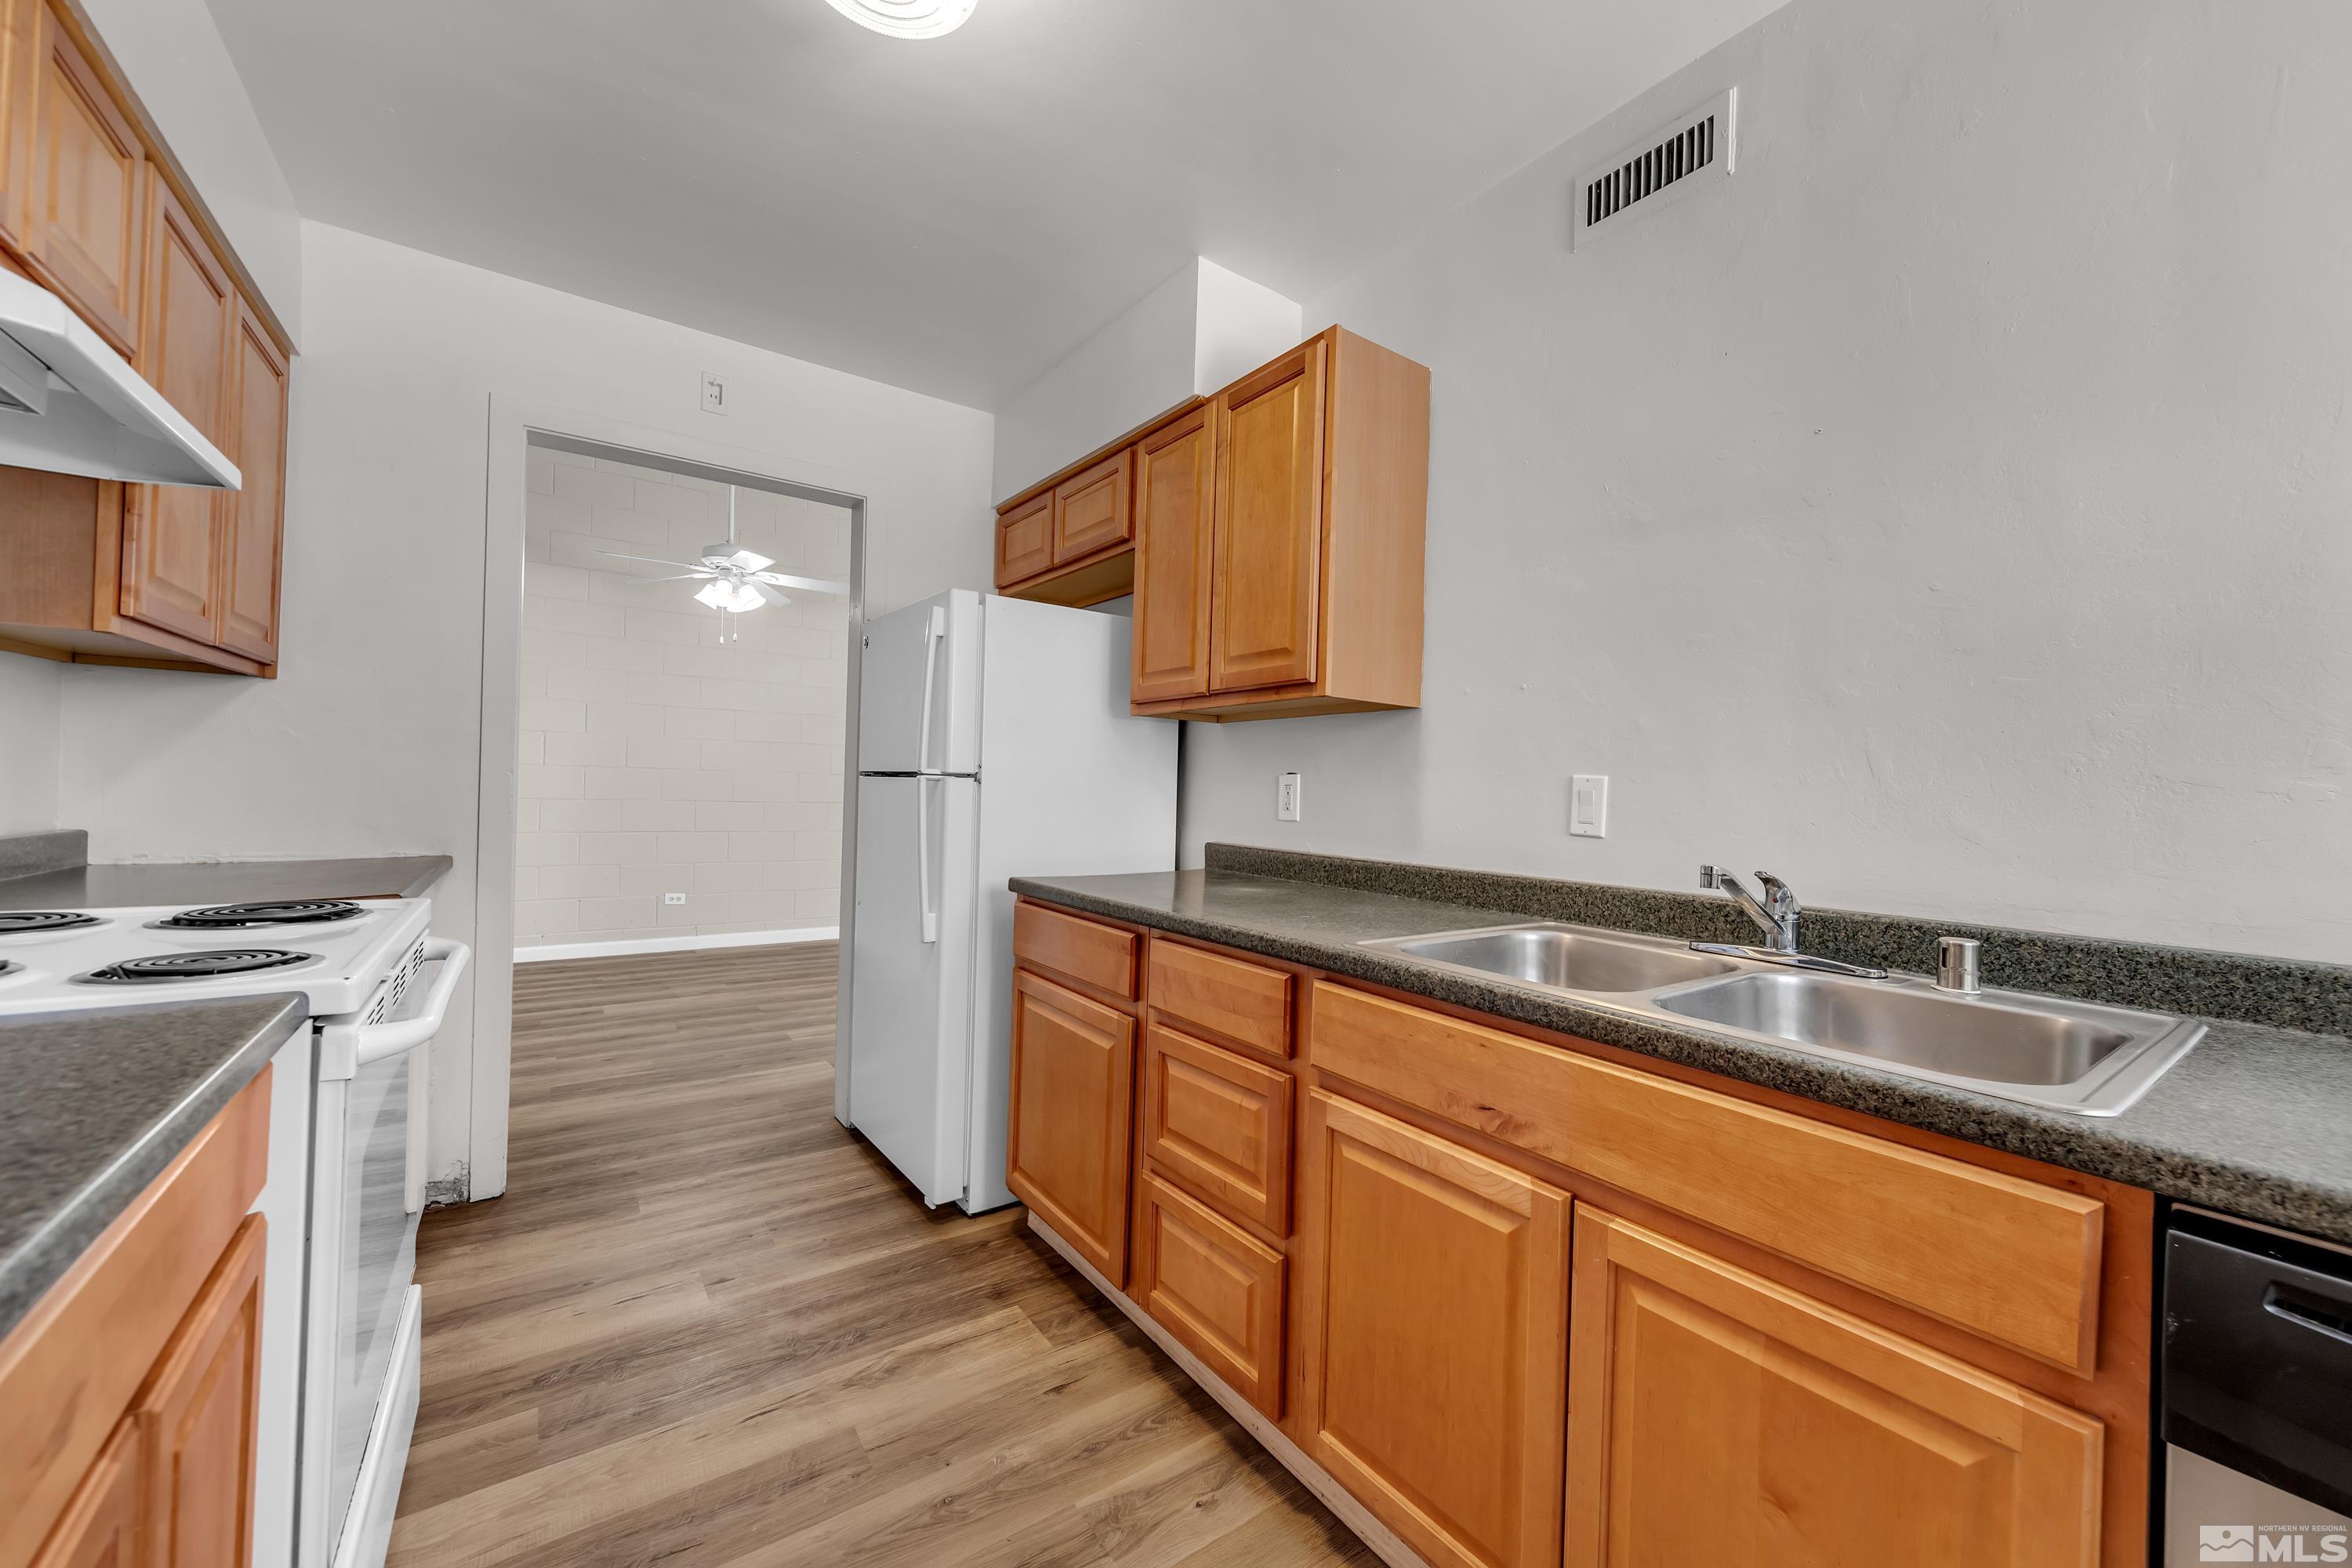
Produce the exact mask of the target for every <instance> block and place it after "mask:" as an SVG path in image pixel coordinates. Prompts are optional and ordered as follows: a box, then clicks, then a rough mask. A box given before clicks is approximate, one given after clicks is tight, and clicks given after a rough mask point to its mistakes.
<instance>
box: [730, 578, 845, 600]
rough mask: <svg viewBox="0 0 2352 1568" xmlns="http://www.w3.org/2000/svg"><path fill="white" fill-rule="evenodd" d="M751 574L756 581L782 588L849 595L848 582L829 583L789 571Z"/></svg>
mask: <svg viewBox="0 0 2352 1568" xmlns="http://www.w3.org/2000/svg"><path fill="white" fill-rule="evenodd" d="M751 576H752V580H753V581H755V582H760V583H772V584H775V585H776V586H778V587H780V588H798V589H799V590H800V591H801V592H802V593H803V594H838V595H842V596H843V597H845V598H846V597H847V596H848V595H849V584H846V583H828V582H826V581H825V580H824V578H822V577H795V576H793V575H792V574H790V573H787V572H754V573H753V574H751Z"/></svg>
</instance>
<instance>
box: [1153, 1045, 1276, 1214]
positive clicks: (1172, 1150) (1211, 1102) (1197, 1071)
mask: <svg viewBox="0 0 2352 1568" xmlns="http://www.w3.org/2000/svg"><path fill="white" fill-rule="evenodd" d="M1290 1098H1291V1077H1290V1075H1289V1074H1288V1073H1286V1072H1281V1071H1278V1070H1276V1068H1269V1067H1261V1066H1259V1065H1258V1064H1257V1063H1256V1062H1254V1061H1251V1060H1250V1059H1249V1058H1246V1057H1244V1056H1240V1055H1237V1054H1236V1053H1234V1052H1233V1051H1228V1050H1223V1049H1222V1048H1220V1047H1216V1046H1213V1045H1210V1044H1209V1043H1208V1042H1207V1041H1205V1040H1196V1039H1193V1038H1192V1037H1190V1036H1187V1035H1181V1034H1179V1033H1177V1032H1176V1031H1175V1030H1173V1029H1171V1028H1168V1027H1166V1026H1163V1025H1159V1024H1154V1025H1153V1026H1151V1027H1150V1029H1149V1030H1147V1031H1145V1034H1144V1045H1143V1152H1144V1154H1145V1156H1146V1157H1147V1158H1149V1159H1150V1161H1151V1162H1152V1163H1154V1164H1155V1165H1157V1166H1159V1167H1160V1169H1161V1170H1162V1171H1164V1172H1165V1173H1167V1174H1168V1175H1169V1176H1170V1177H1171V1178H1172V1179H1173V1180H1174V1181H1175V1182H1176V1183H1177V1184H1179V1185H1181V1186H1182V1187H1185V1188H1187V1189H1189V1190H1190V1191H1191V1192H1192V1194H1193V1195H1194V1196H1196V1197H1199V1198H1201V1199H1202V1200H1203V1201H1205V1202H1207V1203H1208V1204H1210V1205H1212V1206H1213V1207H1215V1208H1217V1209H1219V1210H1220V1211H1222V1212H1223V1213H1224V1214H1225V1215H1229V1216H1231V1217H1232V1218H1234V1219H1240V1220H1247V1221H1248V1222H1249V1223H1250V1224H1252V1225H1255V1226H1264V1227H1265V1231H1266V1232H1267V1234H1269V1235H1272V1236H1286V1235H1288V1234H1289V1232H1290Z"/></svg>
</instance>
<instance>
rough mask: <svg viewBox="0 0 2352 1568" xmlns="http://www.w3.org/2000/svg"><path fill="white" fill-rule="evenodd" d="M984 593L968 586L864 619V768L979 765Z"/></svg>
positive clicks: (860, 748)
mask: <svg viewBox="0 0 2352 1568" xmlns="http://www.w3.org/2000/svg"><path fill="white" fill-rule="evenodd" d="M980 628H981V602H980V595H977V594H975V593H973V592H971V590H970V589H968V588H958V589H956V590H954V591H952V592H950V593H946V594H941V595H939V596H938V597H937V598H931V599H925V600H923V601H922V602H921V603H919V604H915V605H908V606H907V607H906V608H905V609H903V610H893V611H892V612H891V613H890V614H888V615H887V616H880V617H878V618H877V619H875V620H872V621H869V622H867V623H866V647H865V649H864V657H863V658H861V660H860V661H859V665H858V691H857V771H858V772H859V773H971V772H972V771H973V770H974V769H976V768H978V767H979V766H980V662H981V646H980Z"/></svg>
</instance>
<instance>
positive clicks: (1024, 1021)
mask: <svg viewBox="0 0 2352 1568" xmlns="http://www.w3.org/2000/svg"><path fill="white" fill-rule="evenodd" d="M1134 1085H1135V1020H1134V1019H1133V1018H1130V1017H1129V1016H1127V1015H1126V1014H1124V1013H1121V1012H1118V1011H1117V1010H1115V1009H1113V1008H1110V1007H1107V1006H1105V1005H1102V1004H1101V1003H1099V1002H1097V1001H1094V1000H1092V999H1090V998H1088V997H1085V996H1081V995H1079V994H1077V993H1076V992H1075V991H1072V990H1069V989H1068V988H1066V987H1065V986H1060V985H1056V984H1054V983H1053V982H1052V981H1050V980H1047V979H1045V978H1044V977H1043V976H1042V975H1037V974H1033V973H1030V972H1029V971H1027V970H1025V969H1016V970H1014V971H1013V1090H1012V1100H1013V1109H1012V1119H1011V1124H1010V1126H1009V1127H1008V1129H1007V1132H1006V1139H1005V1165H1006V1173H1005V1181H1006V1184H1007V1185H1009V1186H1010V1187H1012V1189H1013V1192H1014V1194H1017V1195H1018V1196H1019V1197H1020V1198H1021V1200H1022V1201H1023V1202H1024V1203H1025V1204H1027V1205H1029V1207H1030V1210H1031V1212H1032V1213H1034V1214H1035V1215H1037V1217H1039V1218H1040V1219H1043V1220H1044V1221H1045V1223H1046V1224H1047V1225H1049V1226H1053V1227H1054V1229H1055V1232H1056V1233H1057V1234H1058V1235H1060V1237H1062V1239H1063V1240H1065V1241H1066V1242H1068V1243H1069V1244H1070V1245H1071V1246H1072V1247H1075V1248H1076V1250H1077V1252H1078V1255H1079V1256H1080V1257H1082V1258H1085V1259H1086V1260H1087V1262H1088V1263H1090V1264H1092V1265H1094V1267H1095V1268H1097V1270H1099V1271H1100V1272H1101V1274H1102V1276H1103V1278H1105V1279H1108V1280H1109V1281H1110V1282H1111V1284H1112V1285H1113V1286H1115V1287H1118V1286H1124V1285H1125V1284H1126V1283H1127V1226H1128V1196H1129V1186H1128V1182H1129V1173H1130V1170H1131V1166H1132V1160H1131V1156H1132V1153H1133V1150H1134V1142H1133V1135H1134V1104H1135V1101H1134Z"/></svg>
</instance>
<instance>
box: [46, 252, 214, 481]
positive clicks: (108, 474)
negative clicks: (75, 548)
mask: <svg viewBox="0 0 2352 1568" xmlns="http://www.w3.org/2000/svg"><path fill="white" fill-rule="evenodd" d="M0 464H6V465H9V466H11V467H14V468H46V469H49V470H51V471H52V472H56V473H60V474H88V475H89V476H91V477H92V478H94V479H129V480H132V481H135V482H137V483H141V484H152V485H202V486H206V487H209V488H211V489H224V490H233V489H239V488H240V487H241V486H242V485H243V484H244V482H245V481H244V479H243V477H242V476H241V475H239V474H238V473H237V471H236V464H235V463H232V462H230V461H229V460H228V459H227V458H225V457H223V456H222V455H221V451H220V448H219V447H215V446H214V445H213V444H212V443H211V442H210V441H207V440H205V438H204V437H203V436H202V435H201V434H199V433H198V431H197V429H196V427H195V426H193V425H191V424H189V423H188V421H187V419H186V418H185V417H184V416H182V415H181V413H180V411H179V410H178V409H176V408H174V407H173V406H172V405H171V404H169V403H168V402H166V401H164V398H163V394H162V393H160V392H158V391H156V390H155V389H154V388H153V387H152V386H150V385H148V384H146V383H145V382H144V381H142V380H141V379H140V378H139V373H138V372H137V371H135V370H132V369H131V367H130V366H129V365H128V364H126V363H123V360H122V356H121V354H118V353H115V352H114V351H113V350H112V349H110V348H109V347H107V346H106V343H105V341H104V340H103V339H101V338H100V336H99V335H98V334H97V333H96V332H94V331H91V330H90V329H89V323H87V322H85V321H83V320H82V319H81V318H80V317H79V316H77V315H75V314H74V312H73V310H72V309H71V308H70V307H68V305H67V304H66V302H65V301H64V300H60V299H58V297H57V296H56V295H55V294H52V293H50V292H49V291H48V290H47V289H44V288H42V287H41V286H40V285H39V284H37V283H35V282H33V281H31V280H30V279H25V278H19V277H18V276H16V274H15V273H13V272H9V271H5V270H0Z"/></svg>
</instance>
